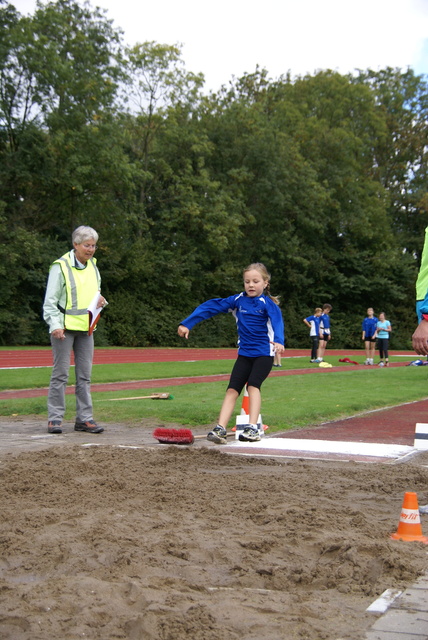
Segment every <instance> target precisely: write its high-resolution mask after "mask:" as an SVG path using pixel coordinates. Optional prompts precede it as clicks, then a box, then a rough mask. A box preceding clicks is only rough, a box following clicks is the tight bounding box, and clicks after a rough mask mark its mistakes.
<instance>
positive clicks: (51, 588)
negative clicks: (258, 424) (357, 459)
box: [0, 427, 428, 640]
mask: <svg viewBox="0 0 428 640" xmlns="http://www.w3.org/2000/svg"><path fill="white" fill-rule="evenodd" d="M123 429H127V428H126V427H124V428H123ZM128 429H129V428H128ZM132 432H133V439H134V440H135V439H137V440H138V438H139V435H138V430H137V431H136V430H135V429H133V430H132ZM144 434H145V438H144V437H141V440H142V441H143V440H144V439H146V440H147V436H148V434H149V432H148V430H147V429H145V430H144ZM73 438H74V436H73ZM56 442H58V444H57V445H56V446H50V447H48V448H46V447H42V448H40V449H38V450H28V451H17V450H14V452H12V453H6V454H2V455H1V456H0V472H1V489H0V492H1V504H2V522H1V529H0V539H1V559H0V570H1V571H0V577H1V583H0V584H1V601H2V606H1V612H0V638H8V639H9V638H10V639H13V640H24V639H25V640H30V639H31V640H39V639H40V640H42V639H43V640H50V639H52V640H53V639H56V640H57V639H58V638H61V640H68V639H70V640H71V639H73V640H74V639H76V638H90V639H92V640H95V639H100V640H101V639H102V640H106V639H112V638H124V639H129V640H184V639H186V640H187V639H188V640H238V639H239V640H242V639H245V640H250V639H251V640H252V639H254V640H256V639H257V640H263V639H266V640H276V639H278V640H280V639H281V640H284V638H287V640H297V639H299V640H302V638H303V639H305V640H318V639H320V640H321V639H331V640H338V639H339V638H346V640H352V639H357V638H358V639H360V638H363V637H364V633H365V630H366V629H368V628H369V627H370V626H371V625H372V624H373V622H374V621H375V619H376V616H375V615H374V614H372V613H367V612H366V608H367V607H368V606H369V605H370V604H371V603H372V602H373V600H375V599H376V598H377V597H378V596H379V595H380V594H381V593H382V592H383V591H384V590H386V589H404V588H406V587H407V586H409V585H410V584H412V583H413V581H414V580H415V579H416V578H417V577H418V576H419V575H421V574H423V573H425V572H426V571H427V564H428V563H427V558H428V556H427V551H428V548H427V546H426V545H423V544H421V543H418V542H416V543H403V542H396V541H393V540H390V539H389V534H390V533H392V532H394V531H395V530H396V528H397V525H398V520H399V516H400V511H401V505H402V500H403V495H404V492H405V491H416V492H417V493H418V497H419V502H420V504H426V503H427V502H428V489H427V486H428V467H427V466H426V465H428V453H424V454H420V455H418V456H416V457H415V458H414V459H412V460H411V461H409V462H406V463H405V464H393V463H392V464H391V463H390V462H389V463H385V464H382V463H379V464H378V463H376V464H361V463H354V462H348V463H343V462H339V463H338V462H323V461H315V460H314V461H307V460H299V459H286V460H276V459H266V458H263V459H258V458H251V457H243V458H241V457H237V456H230V455H226V454H224V453H222V452H221V450H220V449H219V448H218V447H217V448H216V447H215V445H212V444H211V443H208V445H207V446H197V447H195V446H190V447H170V446H165V445H158V444H154V443H153V444H151V445H146V446H144V448H138V449H136V448H119V447H117V446H115V445H114V444H111V443H109V444H107V440H105V441H104V442H106V444H105V445H103V446H99V447H92V446H91V447H83V446H81V445H79V444H76V443H75V442H74V441H73V442H71V443H69V442H65V443H64V444H59V441H56ZM100 442H101V440H100ZM422 526H423V529H424V534H427V533H428V516H422Z"/></svg>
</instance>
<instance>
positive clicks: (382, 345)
mask: <svg viewBox="0 0 428 640" xmlns="http://www.w3.org/2000/svg"><path fill="white" fill-rule="evenodd" d="M391 331H392V327H391V323H390V321H389V320H387V319H386V316H385V314H384V312H383V311H382V313H380V314H379V320H378V322H377V328H376V333H375V336H374V337H375V338H377V342H378V348H379V356H380V362H379V366H380V367H383V366H385V367H388V366H389V358H388V348H389V336H390V334H391Z"/></svg>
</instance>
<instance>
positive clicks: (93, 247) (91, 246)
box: [82, 243, 98, 251]
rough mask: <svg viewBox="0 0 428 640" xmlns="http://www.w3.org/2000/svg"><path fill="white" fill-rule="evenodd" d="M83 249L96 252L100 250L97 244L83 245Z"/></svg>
mask: <svg viewBox="0 0 428 640" xmlns="http://www.w3.org/2000/svg"><path fill="white" fill-rule="evenodd" d="M82 247H83V248H84V249H93V250H94V251H95V250H96V249H98V247H97V245H96V244H84V243H82Z"/></svg>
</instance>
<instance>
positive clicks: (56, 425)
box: [48, 420, 62, 433]
mask: <svg viewBox="0 0 428 640" xmlns="http://www.w3.org/2000/svg"><path fill="white" fill-rule="evenodd" d="M61 426H62V422H61V420H50V421H49V422H48V433H62V429H61Z"/></svg>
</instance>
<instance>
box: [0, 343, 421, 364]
mask: <svg viewBox="0 0 428 640" xmlns="http://www.w3.org/2000/svg"><path fill="white" fill-rule="evenodd" d="M395 353H400V355H408V356H409V358H416V356H415V354H414V353H413V352H412V351H406V352H403V351H400V352H395ZM236 354H237V350H236V349H194V348H192V347H188V348H178V349H172V348H171V349H165V348H159V349H152V348H147V349H143V348H141V349H140V348H136V349H120V348H118V349H116V348H112V349H102V348H99V349H95V354H94V364H124V363H134V362H141V363H142V362H146V363H147V362H186V361H192V360H195V361H196V360H233V359H235V358H236ZM309 354H310V350H309V349H286V350H285V352H284V354H283V357H284V358H296V357H301V356H305V355H307V356H308V358H309ZM362 355H364V351H362V350H358V349H350V350H344V349H342V350H337V349H330V350H327V353H326V360H328V359H329V358H334V357H339V358H340V357H347V356H348V357H349V356H362ZM391 355H394V352H391ZM72 362H73V360H72ZM51 366H52V352H51V349H50V348H45V349H16V350H15V349H7V350H0V369H8V368H20V367H51Z"/></svg>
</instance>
